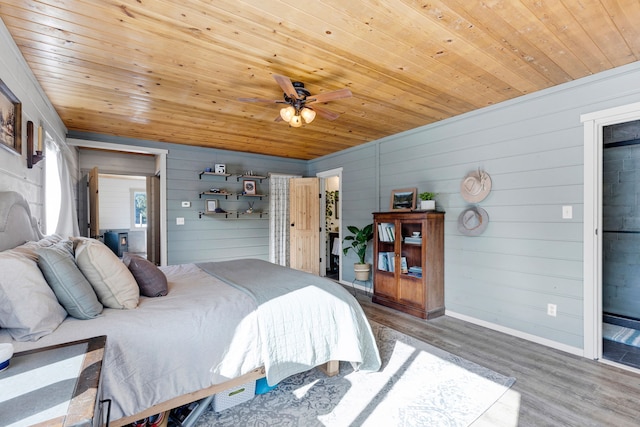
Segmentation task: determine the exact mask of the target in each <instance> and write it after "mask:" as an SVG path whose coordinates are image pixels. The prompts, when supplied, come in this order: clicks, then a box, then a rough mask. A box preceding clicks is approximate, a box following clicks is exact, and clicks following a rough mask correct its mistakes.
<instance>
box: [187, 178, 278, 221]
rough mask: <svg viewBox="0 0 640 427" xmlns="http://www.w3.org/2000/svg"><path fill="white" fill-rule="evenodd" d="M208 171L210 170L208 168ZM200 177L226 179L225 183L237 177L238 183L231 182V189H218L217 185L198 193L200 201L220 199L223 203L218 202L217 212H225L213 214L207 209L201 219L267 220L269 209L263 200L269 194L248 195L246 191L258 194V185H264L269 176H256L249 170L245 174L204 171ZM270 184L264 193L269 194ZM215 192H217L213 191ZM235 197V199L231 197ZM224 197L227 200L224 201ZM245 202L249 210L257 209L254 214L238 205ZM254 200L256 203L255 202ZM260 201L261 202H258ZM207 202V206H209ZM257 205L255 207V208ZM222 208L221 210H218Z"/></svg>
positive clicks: (200, 216)
mask: <svg viewBox="0 0 640 427" xmlns="http://www.w3.org/2000/svg"><path fill="white" fill-rule="evenodd" d="M207 169H208V168H207ZM198 176H199V178H200V179H203V177H213V178H224V180H225V181H229V179H228V178H229V177H230V176H235V177H236V181H235V182H234V181H231V183H232V184H226V185H229V187H230V188H218V187H217V186H216V185H209V186H207V189H206V190H205V191H201V192H200V193H198V198H199V199H209V200H211V199H218V200H221V201H222V202H223V203H218V202H216V205H215V206H216V210H222V211H223V212H213V209H206V210H205V211H203V212H199V213H198V215H199V218H202V217H203V216H209V217H217V218H222V219H225V218H228V219H237V218H246V219H250V218H253V219H259V218H266V217H267V215H268V214H267V212H266V209H267V208H268V207H269V206H268V204H267V203H266V202H264V201H263V200H264V199H265V198H266V197H267V196H268V194H246V193H245V191H247V190H249V191H250V192H257V191H258V190H257V189H256V187H258V185H257V183H262V182H263V180H266V179H268V178H269V176H268V174H264V175H260V174H254V173H253V171H249V170H247V171H246V172H245V173H216V172H213V171H207V170H202V171H200V172H198ZM248 181H251V183H252V184H253V185H251V187H250V188H247V187H246V185H247V182H248ZM234 186H237V187H234ZM267 186H268V184H266V185H265V188H264V189H263V192H264V193H268V188H267ZM212 190H215V191H212ZM233 196H235V199H232V198H231V197H233ZM222 197H224V199H225V200H227V201H223V200H222ZM241 200H244V201H246V202H248V203H249V206H248V208H250V209H255V210H254V211H253V212H246V210H247V207H246V205H245V207H243V206H241V205H243V204H242V203H238V201H241ZM254 200H255V201H256V202H254ZM258 200H259V201H258ZM208 203H209V202H207V206H208ZM254 203H255V206H254ZM217 208H220V209H217Z"/></svg>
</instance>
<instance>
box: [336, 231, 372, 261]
mask: <svg viewBox="0 0 640 427" xmlns="http://www.w3.org/2000/svg"><path fill="white" fill-rule="evenodd" d="M347 229H348V230H349V231H350V232H351V234H352V235H351V236H347V237H345V238H344V241H351V245H349V246H347V247H345V248H343V249H342V251H343V253H344V254H345V255H346V254H347V253H348V252H349V249H351V250H352V251H353V252H355V253H356V255H358V259H359V260H360V264H364V263H365V262H364V256H365V254H366V253H367V243H368V242H369V240H371V239H373V224H369V225H365V226H364V227H362V228H358V227H356V226H353V225H348V226H347Z"/></svg>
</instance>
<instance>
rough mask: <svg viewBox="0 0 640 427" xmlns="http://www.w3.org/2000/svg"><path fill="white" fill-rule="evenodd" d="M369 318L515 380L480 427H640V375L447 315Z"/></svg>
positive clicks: (383, 311)
mask: <svg viewBox="0 0 640 427" xmlns="http://www.w3.org/2000/svg"><path fill="white" fill-rule="evenodd" d="M358 300H359V301H360V303H361V305H362V307H363V309H364V311H365V313H366V314H367V317H368V318H369V319H370V320H373V321H375V322H378V323H381V324H384V325H387V326H389V327H392V328H393V329H396V330H398V331H401V332H403V333H405V334H407V335H411V336H413V337H416V338H419V339H421V340H423V341H425V342H428V343H430V344H431V345H434V346H436V347H439V348H441V349H443V350H446V351H448V352H450V353H453V354H456V355H458V356H460V357H463V358H465V359H467V360H470V361H473V362H475V363H478V364H480V365H482V366H486V367H487V368H490V369H493V370H494V371H496V372H499V373H501V374H503V375H507V376H512V377H515V378H516V383H515V384H514V385H513V387H512V388H511V389H510V390H509V392H507V393H506V394H505V395H504V396H503V397H502V398H501V399H500V401H499V402H498V403H497V404H496V405H494V406H493V407H492V408H491V409H490V410H489V411H487V413H485V414H484V415H483V416H482V418H481V419H479V420H478V421H476V422H475V423H474V424H473V427H488V426H536V427H539V426H580V427H585V426H616V427H622V426H640V375H638V374H635V373H633V372H630V371H627V370H623V369H620V368H617V367H613V366H609V365H605V364H603V363H600V362H596V361H592V360H588V359H585V358H582V357H578V356H574V355H571V354H568V353H565V352H562V351H559V350H554V349H551V348H549V347H546V346H542V345H539V344H535V343H532V342H529V341H526V340H523V339H520V338H516V337H512V336H510V335H506V334H503V333H500V332H496V331H493V330H490V329H486V328H483V327H481V326H477V325H474V324H471V323H467V322H464V321H462V320H459V319H455V318H452V317H448V316H442V317H439V318H436V319H433V320H430V321H425V320H421V319H418V318H415V317H412V316H409V315H406V314H404V313H401V312H398V311H395V310H392V309H388V308H386V307H383V306H380V305H378V304H373V303H372V302H371V298H370V297H367V296H365V295H364V293H363V292H358Z"/></svg>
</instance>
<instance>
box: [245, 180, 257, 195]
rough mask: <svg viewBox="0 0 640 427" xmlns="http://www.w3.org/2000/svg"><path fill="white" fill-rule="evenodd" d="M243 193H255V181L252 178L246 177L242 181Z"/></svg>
mask: <svg viewBox="0 0 640 427" xmlns="http://www.w3.org/2000/svg"><path fill="white" fill-rule="evenodd" d="M243 191H244V194H247V195H249V196H254V195H255V194H256V182H255V181H254V180H252V179H246V180H244V182H243Z"/></svg>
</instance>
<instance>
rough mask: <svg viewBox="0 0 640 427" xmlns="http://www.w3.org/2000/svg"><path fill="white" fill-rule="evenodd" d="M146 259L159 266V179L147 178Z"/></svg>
mask: <svg viewBox="0 0 640 427" xmlns="http://www.w3.org/2000/svg"><path fill="white" fill-rule="evenodd" d="M147 259H148V260H149V261H151V262H152V263H154V264H157V265H160V177H159V176H157V175H154V176H149V177H147Z"/></svg>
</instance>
